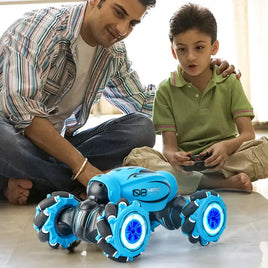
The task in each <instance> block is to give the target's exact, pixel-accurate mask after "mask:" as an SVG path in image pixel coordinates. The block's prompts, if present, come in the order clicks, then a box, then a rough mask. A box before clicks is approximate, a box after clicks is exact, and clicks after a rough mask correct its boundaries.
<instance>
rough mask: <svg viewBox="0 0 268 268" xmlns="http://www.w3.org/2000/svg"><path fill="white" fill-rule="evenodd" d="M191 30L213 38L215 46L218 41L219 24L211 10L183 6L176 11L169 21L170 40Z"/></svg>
mask: <svg viewBox="0 0 268 268" xmlns="http://www.w3.org/2000/svg"><path fill="white" fill-rule="evenodd" d="M191 29H198V30H199V31H200V32H201V33H204V34H207V35H208V36H210V37H211V43H212V44H213V43H214V42H215V41H216V40H217V22H216V19H215V17H214V16H213V14H212V13H211V12H210V10H209V9H207V8H205V7H201V6H199V5H196V4H192V3H189V4H186V5H183V6H182V7H181V8H180V9H179V10H178V11H176V12H175V13H174V14H173V16H172V17H171V19H170V21H169V39H170V41H171V42H172V41H173V38H174V37H175V36H176V35H178V34H180V33H183V32H186V31H188V30H191Z"/></svg>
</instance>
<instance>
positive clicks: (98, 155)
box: [0, 113, 155, 199]
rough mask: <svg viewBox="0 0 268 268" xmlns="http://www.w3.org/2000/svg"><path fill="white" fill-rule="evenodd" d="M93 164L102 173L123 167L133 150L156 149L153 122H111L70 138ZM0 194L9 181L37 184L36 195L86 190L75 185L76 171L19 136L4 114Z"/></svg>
mask: <svg viewBox="0 0 268 268" xmlns="http://www.w3.org/2000/svg"><path fill="white" fill-rule="evenodd" d="M67 139H68V140H69V142H70V143H72V144H73V146H74V147H76V148H77V149H78V150H79V151H80V152H81V153H82V154H83V155H84V156H85V157H87V158H88V160H89V162H90V163H91V164H92V165H94V166H95V167H97V168H99V169H100V170H108V169H112V168H115V167H119V166H121V164H122V162H123V159H124V157H125V156H127V155H128V154H129V153H130V151H131V150H132V149H133V148H136V147H141V146H150V147H153V146H154V143H155V133H154V126H153V123H152V121H151V120H150V119H149V118H148V117H146V116H145V115H142V114H140V113H132V114H128V115H124V116H122V117H119V118H116V119H111V120H108V121H106V122H104V123H102V124H101V125H99V126H96V127H94V128H91V129H88V130H85V131H82V132H80V133H78V134H77V135H75V136H72V137H69V138H67ZM0 148H1V149H0V192H2V190H3V188H4V187H5V186H6V185H7V182H8V178H24V179H29V180H31V181H32V182H33V185H34V187H33V189H34V191H33V192H35V195H36V194H37V195H40V199H41V197H42V198H43V196H45V195H46V194H47V193H50V192H52V191H57V190H62V191H68V192H72V193H74V194H76V193H79V192H81V191H82V190H84V189H85V188H84V187H83V186H82V185H81V184H80V183H79V182H77V181H74V182H73V181H72V180H71V179H70V178H71V176H72V170H71V169H70V168H69V167H68V166H67V165H65V164H64V163H62V162H60V161H58V160H56V159H55V158H54V157H52V156H50V155H48V154H47V153H46V152H44V151H43V150H41V149H39V148H38V147H37V146H35V145H34V144H33V143H32V142H31V141H30V140H29V139H27V138H26V137H25V136H23V135H21V134H20V133H18V132H17V131H16V130H15V128H14V126H13V125H11V124H10V122H9V121H8V120H7V119H6V118H4V117H3V116H1V114H0Z"/></svg>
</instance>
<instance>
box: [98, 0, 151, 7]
mask: <svg viewBox="0 0 268 268" xmlns="http://www.w3.org/2000/svg"><path fill="white" fill-rule="evenodd" d="M103 2H105V0H100V2H99V4H98V7H99V8H100V7H101V5H102V3H103ZM139 2H140V3H141V4H142V5H143V6H145V7H148V8H151V7H154V6H155V4H156V0H139Z"/></svg>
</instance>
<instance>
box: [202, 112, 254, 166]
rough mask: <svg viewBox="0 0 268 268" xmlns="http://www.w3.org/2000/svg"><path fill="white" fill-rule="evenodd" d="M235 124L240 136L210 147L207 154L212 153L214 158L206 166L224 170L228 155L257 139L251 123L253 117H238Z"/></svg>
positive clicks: (209, 159) (208, 160)
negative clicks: (244, 143) (247, 142)
mask: <svg viewBox="0 0 268 268" xmlns="http://www.w3.org/2000/svg"><path fill="white" fill-rule="evenodd" d="M235 122H236V125H237V129H238V132H239V135H238V136H237V137H235V138H233V139H230V140H224V141H221V142H218V143H216V144H214V145H212V146H210V147H209V148H208V149H207V150H206V152H209V153H211V154H212V156H211V157H209V158H208V159H207V160H206V161H205V165H206V166H214V165H218V168H222V167H223V165H224V163H225V160H226V156H227V155H231V154H233V153H234V152H235V151H236V150H237V149H238V148H239V147H240V146H241V145H242V143H243V142H245V141H248V140H252V139H255V132H254V129H253V126H252V123H251V117H249V116H243V117H237V118H236V119H235ZM202 154H204V153H202Z"/></svg>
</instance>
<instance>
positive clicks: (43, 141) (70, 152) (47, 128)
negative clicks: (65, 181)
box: [24, 117, 103, 186]
mask: <svg viewBox="0 0 268 268" xmlns="http://www.w3.org/2000/svg"><path fill="white" fill-rule="evenodd" d="M24 134H25V136H26V137H27V138H28V139H30V140H31V141H32V142H33V143H34V144H35V145H36V146H38V147H39V148H41V149H42V150H44V151H45V152H47V153H48V154H49V155H51V156H53V157H55V158H56V159H58V160H59V161H61V162H63V163H65V164H66V165H68V166H69V167H70V168H71V169H72V171H73V174H77V172H78V171H79V170H80V168H81V166H82V164H83V163H84V160H85V157H84V156H83V155H82V154H81V153H80V152H79V151H78V150H77V149H76V148H75V147H74V146H73V145H72V144H71V143H70V142H69V141H67V140H66V139H65V138H63V137H62V136H61V135H60V134H59V133H58V132H57V131H56V129H55V128H54V126H53V125H52V124H51V123H50V121H49V120H48V119H46V118H42V117H34V119H33V121H32V123H31V124H30V125H29V126H28V127H26V128H25V131H24ZM101 173H103V172H102V171H100V170H99V169H97V168H96V167H94V166H92V165H91V164H90V163H89V162H87V163H86V165H85V167H84V169H83V171H82V172H81V174H80V175H79V176H78V178H77V180H78V181H79V182H80V183H81V184H83V185H84V186H87V184H88V181H89V180H90V179H91V178H92V177H94V176H95V175H97V174H101ZM70 179H71V178H70Z"/></svg>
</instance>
